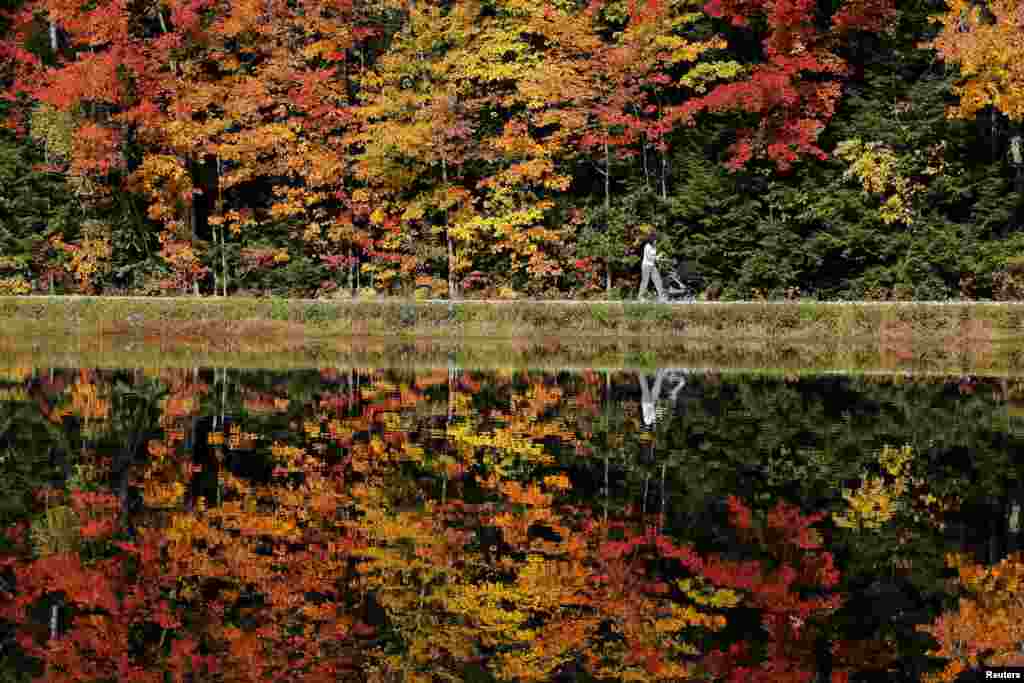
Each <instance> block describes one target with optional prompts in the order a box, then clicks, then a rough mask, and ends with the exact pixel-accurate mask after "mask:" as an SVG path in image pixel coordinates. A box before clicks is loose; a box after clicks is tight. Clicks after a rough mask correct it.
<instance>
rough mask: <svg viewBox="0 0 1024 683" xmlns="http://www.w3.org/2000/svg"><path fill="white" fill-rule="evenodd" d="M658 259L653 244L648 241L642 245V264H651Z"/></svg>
mask: <svg viewBox="0 0 1024 683" xmlns="http://www.w3.org/2000/svg"><path fill="white" fill-rule="evenodd" d="M657 260H658V252H657V250H655V248H654V245H653V244H651V243H650V242H648V243H647V244H645V245H644V265H645V266H653V265H654V264H655V263H656V262H657Z"/></svg>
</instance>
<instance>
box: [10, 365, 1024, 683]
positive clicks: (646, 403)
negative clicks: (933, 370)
mask: <svg viewBox="0 0 1024 683" xmlns="http://www.w3.org/2000/svg"><path fill="white" fill-rule="evenodd" d="M1022 447H1024V382H1022V381H1021V380H1018V379H1015V378H1013V377H1009V378H987V377H984V376H972V375H963V376H952V375H942V374H934V375H923V374H922V375H912V374H876V375H870V374H860V375H846V374H841V373H836V374H821V375H803V374H801V375H799V376H797V375H786V374H784V373H770V372H763V373H758V372H749V371H748V372H730V371H725V370H722V371H708V370H700V369H692V368H686V367H661V368H657V367H648V368H645V369H643V370H638V371H629V372H627V371H623V370H601V369H593V370H586V369H574V370H572V371H561V372H559V371H553V370H550V369H545V370H537V371H530V370H513V369H510V370H494V369H489V370H473V369H469V368H461V367H457V366H456V364H455V363H449V364H448V366H447V367H446V366H444V365H443V364H441V365H439V366H438V367H419V368H410V367H391V368H389V367H377V368H369V367H363V368H352V367H339V368H320V369H307V370H290V371H259V370H239V369H224V368H192V369H167V370H158V369H131V368H125V369H109V368H107V369H88V368H31V367H20V368H18V367H14V368H7V369H4V370H0V515H2V522H3V528H4V529H5V530H6V533H5V534H4V536H3V537H2V538H0V620H2V621H0V656H2V657H3V661H2V666H0V671H2V672H3V674H4V676H6V678H5V680H7V679H10V680H29V679H31V677H32V676H46V677H47V680H54V681H64V680H67V681H70V680H89V681H92V680H97V681H98V680H132V681H163V680H165V678H164V676H165V674H169V675H171V676H172V677H176V678H173V680H194V681H199V680H203V681H209V680H230V681H236V680H253V681H257V680H259V681H266V680H282V681H283V680H289V681H290V680H317V681H319V680H353V681H355V680H360V681H381V682H384V681H432V680H455V681H492V680H505V681H554V680H558V681H593V680H603V681H627V680H629V681H660V680H665V681H672V680H680V679H683V678H686V677H691V678H693V679H695V680H723V681H724V680H732V681H807V682H810V681H813V680H820V681H825V680H827V681H846V680H849V681H858V680H886V681H895V680H914V681H916V680H955V678H956V676H957V675H958V672H959V671H960V670H961V669H963V668H964V667H967V666H970V665H973V664H976V663H977V662H978V661H979V657H980V658H981V659H982V660H983V661H984V662H985V663H986V664H988V665H996V664H1021V663H1024V659H1021V655H1020V652H1021V646H1020V644H1019V643H1021V642H1022V641H1024V632H1019V631H1022V627H1020V626H1017V623H1018V622H1020V621H1021V620H1020V618H1019V617H1020V616H1022V615H1024V600H1021V599H1020V591H1021V590H1024V588H1022V586H1024V563H1022V562H1021V558H1020V556H1018V555H1016V554H1015V553H1017V552H1018V550H1019V548H1020V544H1021V535H1020V529H1021V507H1022V503H1024V485H1022V478H1021V472H1022V467H1021V464H1020V460H1019V458H1018V453H1019V452H1020V450H1021V448H1022ZM960 598H964V601H963V602H958V600H959V599H960Z"/></svg>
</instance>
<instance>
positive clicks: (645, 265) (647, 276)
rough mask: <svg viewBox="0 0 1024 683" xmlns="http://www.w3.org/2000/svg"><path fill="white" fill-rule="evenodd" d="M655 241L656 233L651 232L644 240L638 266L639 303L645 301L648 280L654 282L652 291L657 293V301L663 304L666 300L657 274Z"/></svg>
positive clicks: (656, 238)
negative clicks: (641, 258) (639, 272)
mask: <svg viewBox="0 0 1024 683" xmlns="http://www.w3.org/2000/svg"><path fill="white" fill-rule="evenodd" d="M657 241H658V233H656V232H652V233H651V234H650V235H648V236H647V239H645V240H644V259H643V262H642V263H641V265H640V270H641V273H642V274H643V276H642V278H641V281H640V294H639V295H638V296H637V299H639V300H640V301H645V300H646V296H645V295H646V294H647V283H648V281H650V280H654V289H655V290H657V292H658V301H660V302H662V303H664V302H665V301H667V299H666V298H665V290H664V288H663V287H662V286H661V274H660V273H659V272H658V250H657V247H655V244H656V243H657Z"/></svg>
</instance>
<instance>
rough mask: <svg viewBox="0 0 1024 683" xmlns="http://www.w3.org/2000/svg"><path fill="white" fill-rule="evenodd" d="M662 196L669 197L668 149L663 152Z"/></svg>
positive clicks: (663, 197)
mask: <svg viewBox="0 0 1024 683" xmlns="http://www.w3.org/2000/svg"><path fill="white" fill-rule="evenodd" d="M661 198H662V199H668V150H667V149H666V150H664V151H663V152H662V153H661Z"/></svg>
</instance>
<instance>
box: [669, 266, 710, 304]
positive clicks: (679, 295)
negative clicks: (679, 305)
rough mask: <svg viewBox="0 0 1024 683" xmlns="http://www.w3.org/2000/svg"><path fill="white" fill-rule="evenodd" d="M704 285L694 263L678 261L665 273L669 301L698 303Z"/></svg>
mask: <svg viewBox="0 0 1024 683" xmlns="http://www.w3.org/2000/svg"><path fill="white" fill-rule="evenodd" d="M703 285H704V283H703V280H702V278H701V276H700V271H699V269H698V268H697V264H696V263H694V262H693V261H678V262H676V263H675V264H674V265H673V266H672V267H671V268H670V269H669V270H668V271H667V272H666V273H665V294H666V295H667V296H668V300H669V301H696V300H697V294H698V293H699V292H700V291H701V290H702V289H703Z"/></svg>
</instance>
